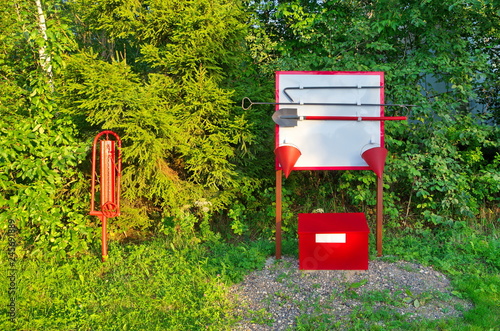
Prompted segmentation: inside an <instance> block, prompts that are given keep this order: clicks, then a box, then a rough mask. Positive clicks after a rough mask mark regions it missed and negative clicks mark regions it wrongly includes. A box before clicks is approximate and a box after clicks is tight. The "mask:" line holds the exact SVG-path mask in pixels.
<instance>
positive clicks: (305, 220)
mask: <svg viewBox="0 0 500 331" xmlns="http://www.w3.org/2000/svg"><path fill="white" fill-rule="evenodd" d="M298 232H299V269H302V270H367V269H368V233H369V232H370V230H369V228H368V224H367V222H366V218H365V214H364V213H317V214H299V228H298ZM318 235H323V236H324V237H323V238H319V236H318ZM329 236H331V237H330V238H333V240H323V239H324V238H325V237H327V238H328V237H329ZM338 237H340V238H342V237H343V238H344V241H342V240H340V241H338V240H335V238H338Z"/></svg>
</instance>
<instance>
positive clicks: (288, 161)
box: [274, 145, 302, 178]
mask: <svg viewBox="0 0 500 331" xmlns="http://www.w3.org/2000/svg"><path fill="white" fill-rule="evenodd" d="M274 153H275V154H276V158H277V159H278V162H279V163H280V164H281V167H282V168H283V172H284V173H285V177H286V178H288V175H290V172H292V169H293V166H294V165H295V163H296V162H297V160H298V159H299V157H300V155H301V154H302V153H301V152H300V151H299V149H298V148H297V147H295V146H292V145H281V146H279V147H278V148H276V149H275V150H274Z"/></svg>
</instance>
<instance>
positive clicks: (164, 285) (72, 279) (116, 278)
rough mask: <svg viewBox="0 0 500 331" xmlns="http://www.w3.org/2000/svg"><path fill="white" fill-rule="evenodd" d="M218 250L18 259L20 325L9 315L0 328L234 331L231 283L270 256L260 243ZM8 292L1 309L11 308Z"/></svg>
mask: <svg viewBox="0 0 500 331" xmlns="http://www.w3.org/2000/svg"><path fill="white" fill-rule="evenodd" d="M218 245H225V244H222V243H211V244H210V245H206V246H203V245H194V246H191V247H189V249H182V250H176V249H173V248H172V247H171V245H170V244H169V241H168V240H162V239H157V240H154V241H151V242H145V243H142V244H139V245H137V244H136V245H119V244H116V243H113V242H112V243H111V244H110V253H109V260H108V261H107V262H106V263H101V262H100V259H99V258H98V257H96V256H90V255H89V256H82V257H80V258H78V259H76V258H74V259H65V260H52V259H38V260H32V259H24V260H19V261H18V262H17V268H18V272H17V280H18V284H17V300H16V306H17V317H16V322H17V324H16V325H12V324H11V323H10V322H9V320H8V315H7V311H6V310H5V309H4V310H3V311H2V312H1V313H2V314H1V319H0V329H1V330H97V329H99V330H230V329H231V325H232V324H234V323H235V321H236V317H235V316H234V302H232V301H231V300H230V298H229V295H228V284H229V282H230V281H233V280H237V279H239V278H241V277H242V275H244V274H245V272H248V270H250V269H255V268H257V267H259V266H260V267H261V262H262V261H261V260H263V259H264V256H265V254H264V253H263V252H262V251H261V250H260V249H261V248H260V247H258V245H257V244H256V246H254V247H243V246H240V247H233V246H229V245H226V246H225V249H223V247H220V246H218ZM255 247H257V248H255ZM215 259H217V261H219V262H220V264H218V265H217V266H216V265H215ZM4 263H5V260H3V261H2V264H4ZM262 264H263V263H262ZM2 269H3V270H4V271H2V272H1V277H2V279H5V278H4V277H6V274H5V268H2ZM5 293H7V291H2V296H1V299H0V304H1V305H2V307H7V300H8V298H7V297H6V296H5Z"/></svg>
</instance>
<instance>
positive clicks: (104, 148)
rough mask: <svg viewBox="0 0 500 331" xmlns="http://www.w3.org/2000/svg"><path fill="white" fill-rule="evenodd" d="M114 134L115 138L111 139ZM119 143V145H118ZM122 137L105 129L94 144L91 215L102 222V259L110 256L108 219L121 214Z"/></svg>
mask: <svg viewBox="0 0 500 331" xmlns="http://www.w3.org/2000/svg"><path fill="white" fill-rule="evenodd" d="M103 136H105V139H103V140H101V141H100V191H101V194H100V210H96V209H95V187H96V178H97V171H96V163H97V143H98V141H99V139H100V138H101V137H103ZM109 136H113V137H114V138H115V140H110V139H109ZM116 145H118V146H116ZM121 147H122V144H121V139H120V137H119V136H118V135H117V134H116V133H114V132H113V131H109V130H105V131H102V132H101V133H99V134H97V136H96V137H95V138H94V143H93V145H92V181H91V199H90V215H92V216H97V217H99V219H100V220H101V222H102V261H103V262H104V261H106V260H107V258H108V245H107V230H106V226H107V219H108V218H111V217H116V216H120V177H121V171H122V167H121Z"/></svg>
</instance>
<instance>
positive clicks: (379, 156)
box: [361, 147, 387, 178]
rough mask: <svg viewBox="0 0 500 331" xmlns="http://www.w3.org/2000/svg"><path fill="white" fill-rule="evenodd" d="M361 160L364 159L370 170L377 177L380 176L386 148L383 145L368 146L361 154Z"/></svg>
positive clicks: (382, 171) (382, 170)
mask: <svg viewBox="0 0 500 331" xmlns="http://www.w3.org/2000/svg"><path fill="white" fill-rule="evenodd" d="M361 157H362V158H363V160H365V161H366V163H367V164H368V166H369V167H370V169H371V170H373V172H374V173H375V174H376V175H377V176H378V177H379V178H382V174H383V173H384V166H385V158H386V157H387V149H385V148H384V147H374V148H370V149H368V150H366V151H364V152H363V154H361Z"/></svg>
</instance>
